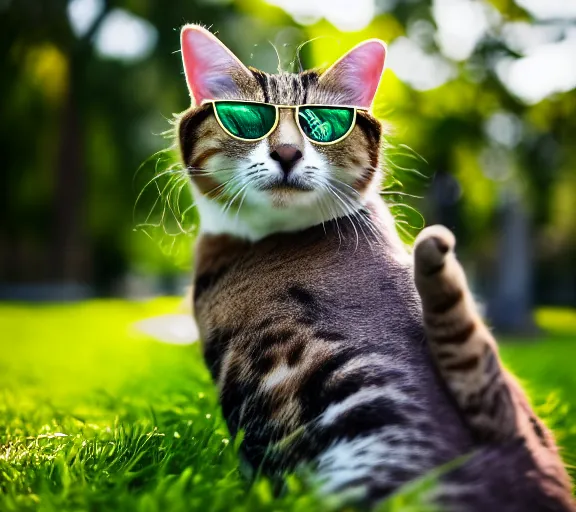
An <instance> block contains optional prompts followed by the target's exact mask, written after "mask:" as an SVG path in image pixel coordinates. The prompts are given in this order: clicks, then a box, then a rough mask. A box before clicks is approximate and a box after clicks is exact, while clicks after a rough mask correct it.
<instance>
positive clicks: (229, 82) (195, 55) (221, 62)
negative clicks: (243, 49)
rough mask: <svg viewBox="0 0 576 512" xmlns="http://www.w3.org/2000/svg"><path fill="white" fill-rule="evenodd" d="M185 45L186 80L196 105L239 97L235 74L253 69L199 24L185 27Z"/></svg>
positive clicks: (182, 42) (182, 39)
mask: <svg viewBox="0 0 576 512" xmlns="http://www.w3.org/2000/svg"><path fill="white" fill-rule="evenodd" d="M181 44H182V60H183V62H184V72H185V74H186V82H187V83H188V89H189V90H190V94H191V96H192V98H193V99H194V102H195V104H196V105H200V103H202V101H204V100H214V99H222V98H230V99H233V98H234V97H235V96H237V94H238V87H237V85H236V83H235V82H234V79H233V74H234V72H240V73H249V72H248V70H247V69H246V68H245V67H244V66H243V65H242V63H241V62H240V61H239V60H238V59H237V58H236V57H235V56H234V55H233V54H232V52H230V50H228V48H226V47H225V46H224V45H223V44H222V43H221V42H220V41H219V40H218V39H216V37H214V36H213V35H212V34H211V33H210V32H208V31H207V30H205V29H203V28H201V27H197V26H187V27H184V29H183V30H182V34H181Z"/></svg>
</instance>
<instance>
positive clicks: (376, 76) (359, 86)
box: [325, 40, 386, 108]
mask: <svg viewBox="0 0 576 512" xmlns="http://www.w3.org/2000/svg"><path fill="white" fill-rule="evenodd" d="M385 60H386V46H385V45H384V43H383V42H382V41H378V40H372V41H367V42H365V43H362V44H361V45H359V46H357V47H356V48H353V49H352V50H350V52H348V53H347V54H346V55H345V56H344V57H342V59H340V60H339V61H338V62H336V63H335V64H334V65H333V66H332V67H331V68H330V69H329V70H328V71H326V74H325V75H328V74H330V73H335V74H336V77H337V78H336V80H337V81H338V82H339V83H340V84H341V85H342V87H343V88H344V89H345V90H346V96H347V98H346V101H349V102H350V104H351V105H355V106H357V107H364V108H369V107H370V105H372V102H373V101H374V96H375V95H376V90H377V89H378V84H379V83H380V78H381V77H382V72H383V71H384V62H385Z"/></svg>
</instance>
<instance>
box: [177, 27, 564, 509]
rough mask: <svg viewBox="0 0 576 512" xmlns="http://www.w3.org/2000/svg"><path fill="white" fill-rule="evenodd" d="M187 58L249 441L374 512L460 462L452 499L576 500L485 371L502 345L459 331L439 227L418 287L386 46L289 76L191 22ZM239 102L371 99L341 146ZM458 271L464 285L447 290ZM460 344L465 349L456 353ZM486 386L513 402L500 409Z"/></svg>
mask: <svg viewBox="0 0 576 512" xmlns="http://www.w3.org/2000/svg"><path fill="white" fill-rule="evenodd" d="M183 55H184V63H185V69H186V75H187V79H188V83H189V86H190V89H191V92H192V95H193V99H194V101H195V102H196V104H197V105H199V106H198V107H197V108H193V109H191V110H190V111H188V112H187V113H186V114H185V115H184V116H183V117H182V120H181V122H180V127H179V129H180V145H181V149H182V154H183V159H184V162H185V163H186V165H187V166H188V169H189V170H190V175H191V178H192V183H193V186H194V191H195V195H196V200H197V204H198V207H199V210H200V217H201V234H200V237H199V240H198V244H197V250H196V262H195V267H196V268H195V289H194V310H195V316H196V320H197V322H198V325H199V328H200V332H201V338H202V340H203V348H204V354H205V358H206V361H207V364H208V366H209V368H210V370H211V372H212V375H213V377H214V380H215V382H216V384H217V385H218V387H219V391H220V399H221V402H222V408H223V412H224V416H225V418H226V421H227V423H228V425H229V427H230V430H231V432H232V434H233V435H235V434H236V433H237V432H238V431H239V430H240V429H242V430H243V432H244V434H243V435H244V438H243V444H242V452H243V454H244V456H245V457H246V459H247V460H248V462H249V463H250V465H251V466H252V467H253V468H255V469H262V470H263V471H264V472H266V473H268V474H271V475H274V476H281V475H282V474H283V473H284V472H285V471H289V470H297V469H299V468H301V467H303V466H304V467H307V468H312V469H313V473H314V475H315V477H314V480H315V481H316V482H317V483H318V484H319V485H320V488H321V489H322V490H323V491H324V492H328V493H331V492H337V491H346V492H352V493H353V494H354V495H355V497H356V498H357V499H359V500H360V501H363V502H365V503H368V504H375V503H378V502H379V501H380V500H381V499H383V498H385V497H386V496H388V495H390V493H392V492H393V491H394V490H396V489H397V488H398V487H399V486H400V485H401V484H403V483H405V482H408V481H410V480H413V479H414V478H416V477H418V476H421V475H423V474H425V473H426V472H427V471H428V470H430V469H432V468H435V467H438V466H440V465H442V464H444V463H448V462H450V461H453V460H454V459H456V458H458V457H460V456H463V457H464V459H462V460H461V461H460V463H459V464H457V465H456V467H454V468H451V469H448V470H447V472H446V473H445V474H443V475H442V476H441V477H440V483H441V484H440V485H439V486H438V487H436V488H435V490H434V491H433V493H432V495H431V496H430V499H431V500H433V501H435V502H436V503H439V504H441V505H442V506H443V507H444V508H446V509H450V510H452V509H453V510H470V511H485V510H510V511H518V512H520V511H526V510H535V511H538V510H542V511H545V510H549V511H555V510H558V511H561V510H570V509H571V505H570V500H571V499H570V484H569V481H568V478H567V476H566V473H565V471H564V469H563V466H562V463H561V460H560V458H559V457H558V455H557V453H556V450H555V447H554V443H553V440H552V439H551V437H549V436H548V435H547V434H546V433H545V431H544V430H543V429H544V427H543V426H541V425H540V423H538V422H537V420H536V419H535V416H534V415H533V413H532V412H531V410H530V408H529V406H528V404H527V402H523V401H522V400H523V398H522V399H519V400H515V399H514V400H513V399H508V398H509V397H511V396H516V395H517V394H516V392H515V391H514V389H513V388H514V384H513V383H512V382H508V381H506V380H505V379H504V380H503V379H500V376H501V375H502V369H501V367H500V366H499V363H497V364H496V365H494V364H492V365H491V366H490V367H489V368H488V366H486V368H488V369H489V370H490V371H491V372H493V373H492V374H491V375H492V376H493V377H494V376H496V377H495V378H493V379H491V380H489V382H485V381H484V380H483V379H482V377H483V376H484V373H483V372H479V371H478V369H479V368H480V367H479V366H478V365H479V364H480V363H482V364H483V363H484V361H488V362H490V361H494V360H495V361H496V362H497V355H496V352H495V351H492V352H491V353H490V352H489V351H486V350H485V347H489V348H490V347H492V345H493V344H492V345H491V342H490V340H489V339H488V340H486V336H485V335H480V336H476V337H474V334H475V332H481V330H480V329H478V330H477V331H475V329H472V330H471V331H470V330H469V331H466V332H464V331H462V329H460V327H461V323H459V320H461V319H462V321H467V320H468V316H467V314H468V310H467V309H465V310H464V314H460V315H457V316H454V315H452V311H453V310H454V311H456V310H457V309H458V308H460V307H466V306H467V305H468V302H461V301H460V299H461V298H462V297H467V293H468V292H467V289H466V283H465V281H464V280H463V279H458V278H456V279H452V277H453V275H454V273H450V272H449V270H450V269H452V268H453V266H454V265H457V263H456V261H455V260H453V259H449V258H448V257H447V256H446V258H448V259H447V260H446V261H444V259H443V258H444V257H445V253H441V254H440V256H438V254H436V253H435V252H434V251H431V250H430V245H429V244H427V243H426V235H424V239H421V243H420V244H419V246H418V247H419V248H417V251H416V255H417V265H416V271H417V275H416V277H417V284H418V290H419V292H420V294H419V293H418V291H417V290H416V287H415V286H414V270H413V267H412V265H411V262H410V260H411V259H410V258H409V257H408V255H407V253H406V251H405V249H404V247H403V246H402V244H401V242H400V240H399V238H398V236H397V234H396V232H395V229H394V226H393V222H391V218H390V214H389V212H388V211H387V209H386V208H385V206H384V205H383V203H382V202H381V201H380V199H379V197H378V188H379V181H380V170H379V166H378V157H379V145H380V125H379V123H378V122H377V121H376V120H375V119H374V118H373V117H372V116H371V115H370V113H369V111H368V107H369V105H370V103H371V101H372V97H373V95H374V92H375V90H376V87H377V84H378V81H379V78H380V74H381V72H382V67H383V59H384V54H383V47H382V45H381V44H380V43H377V42H368V43H366V44H365V45H363V46H360V47H358V48H357V49H356V50H353V51H352V52H350V53H349V54H348V55H347V56H346V57H344V58H343V59H341V60H340V61H338V63H337V64H335V65H334V66H333V67H332V68H331V69H330V70H329V71H327V72H325V73H324V74H323V75H317V74H316V73H313V72H308V73H305V74H300V75H296V74H294V75H290V74H284V75H280V76H279V77H275V76H268V75H265V74H263V73H261V72H258V71H255V70H248V69H247V68H245V67H243V66H242V65H241V64H240V63H239V62H238V61H237V60H236V59H235V58H234V57H233V56H231V54H230V53H229V52H228V50H226V49H225V48H224V47H222V46H221V45H220V43H218V42H217V41H216V40H215V39H214V38H213V36H211V35H210V34H209V33H207V32H206V31H203V30H202V29H199V28H198V27H187V28H185V29H184V31H183ZM365 68H366V70H367V71H366V72H365V73H364V69H365ZM359 75H361V77H360V78H361V79H359V78H358V76H359ZM222 98H224V99H240V100H250V101H260V102H267V103H272V104H276V105H301V104H304V103H315V104H317V103H325V104H330V103H332V104H337V105H358V106H359V107H363V108H365V109H366V111H364V110H358V113H357V116H358V117H357V119H356V124H355V126H354V128H353V130H352V131H351V132H350V135H349V136H348V137H347V138H346V139H345V140H344V141H342V142H339V143H338V144H334V145H329V146H316V145H314V144H312V143H311V142H310V141H307V140H306V139H305V138H304V137H303V136H302V135H303V134H300V133H299V132H298V130H297V129H296V127H295V126H296V125H295V124H294V118H293V117H292V112H291V111H290V110H286V111H282V112H281V113H280V119H279V123H278V126H277V127H276V129H275V130H274V132H273V133H272V134H270V136H269V137H267V138H265V139H264V140H258V141H255V142H251V141H239V140H235V139H233V138H230V137H228V136H227V135H226V134H225V133H224V132H223V129H222V128H221V127H220V126H218V124H217V123H216V121H215V119H214V115H213V112H212V108H213V107H212V105H211V104H209V103H207V104H206V103H205V104H202V102H203V101H205V100H206V99H209V100H210V99H222ZM286 154H289V155H290V159H291V160H290V161H288V160H286V159H285V157H284V156H283V155H286ZM282 158H284V160H282ZM276 162H280V166H278V165H277V163H276ZM280 167H281V168H280ZM230 183H232V185H234V186H229V184H230ZM304 186H305V187H304ZM303 190H306V191H303ZM236 199H238V200H237V201H236ZM235 201H236V204H234V203H235ZM436 235H438V234H437V233H436ZM421 236H422V235H421ZM436 238H438V236H437V237H436ZM436 238H433V240H436ZM441 238H442V237H441V236H440V239H441ZM441 245H442V244H440V246H441ZM434 247H435V246H434ZM418 255H420V257H421V260H420V261H419V260H418ZM430 261H433V262H435V264H432V265H431V264H430ZM440 263H441V265H440ZM445 263H446V264H445ZM458 268H459V267H458ZM432 270H434V272H432ZM418 272H421V273H422V275H421V276H420V277H419V275H418ZM456 275H457V277H458V276H459V274H457V273H456ZM446 283H448V284H449V286H448V287H447V288H446V289H447V290H448V291H449V292H450V291H453V290H454V289H455V288H458V287H460V288H462V289H461V290H460V295H459V296H457V295H458V294H454V293H447V294H444V295H446V297H445V296H444V295H443V291H442V290H444V288H443V286H444V285H445V284H446ZM420 297H422V298H423V299H424V300H423V303H424V306H425V309H424V316H423V311H422V307H421V300H420ZM439 304H440V305H441V306H442V307H440V306H439ZM462 304H464V306H462ZM451 315H452V316H451ZM423 318H424V319H425V320H426V323H424V321H423ZM474 321H475V322H479V320H477V319H476V317H474ZM475 325H477V324H475ZM478 325H479V324H478ZM446 326H448V327H447V328H448V336H447V334H446V332H445V329H446ZM452 326H456V327H455V328H454V329H455V330H454V329H453V330H452V331H451V330H450V329H452ZM443 329H444V330H443ZM461 331H462V332H461ZM472 331H475V332H472ZM486 332H487V331H486ZM426 333H428V335H429V337H430V338H429V339H428V336H427V335H426ZM451 333H452V334H454V333H456V334H458V335H459V336H456V335H454V336H452V337H450V335H451ZM472 338H473V339H472ZM446 347H448V348H450V349H451V350H453V352H454V353H452V354H450V356H445V352H446ZM458 347H461V350H460V352H462V354H460V352H459V350H458ZM478 350H480V351H481V354H489V355H490V357H489V358H486V359H483V358H482V357H480V356H478V357H476V355H475V354H476V352H475V351H478ZM442 354H444V355H442ZM471 354H472V355H473V356H474V357H476V358H475V359H474V360H472V359H471ZM451 358H452V359H451ZM454 358H455V359H454ZM482 368H484V366H482ZM475 371H476V373H474V372H475ZM468 372H470V373H468ZM462 375H471V376H472V377H471V378H468V379H464V380H463V379H461V378H460V376H462ZM487 390H488V391H489V392H488V393H487ZM486 396H488V397H490V398H491V397H493V396H498V397H499V399H500V398H501V400H500V401H499V402H498V406H497V407H496V410H494V411H493V410H492V408H491V404H492V403H493V402H492V401H491V399H490V400H483V399H484V398H485V397H486ZM518 396H521V394H518ZM479 397H480V398H479ZM507 397H508V398H507ZM502 408H504V409H502ZM503 410H504V411H505V412H506V411H508V413H507V414H501V413H502V411H503ZM486 418H488V420H486ZM494 418H496V419H497V420H498V421H500V420H501V421H503V422H504V424H502V425H501V427H502V433H503V434H502V435H499V434H500V430H499V428H500V426H499V425H498V423H497V421H496V422H495V421H493V420H494ZM539 432H540V433H542V432H544V433H543V434H542V435H539Z"/></svg>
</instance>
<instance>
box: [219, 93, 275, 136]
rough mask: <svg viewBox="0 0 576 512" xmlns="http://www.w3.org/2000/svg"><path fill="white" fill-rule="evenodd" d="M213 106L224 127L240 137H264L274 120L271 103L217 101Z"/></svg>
mask: <svg viewBox="0 0 576 512" xmlns="http://www.w3.org/2000/svg"><path fill="white" fill-rule="evenodd" d="M214 107H215V108H216V113H217V114H218V118H219V119H220V122H221V123H222V126H223V127H224V129H225V130H226V131H228V132H229V133H231V134H232V135H234V136H236V137H240V138H241V139H247V140H254V139H259V138H261V137H264V136H265V135H266V134H267V133H268V132H269V131H270V130H271V129H272V128H273V126H274V123H275V122H276V109H275V108H274V107H273V106H272V105H265V104H261V103H241V102H237V101H219V102H217V103H215V104H214Z"/></svg>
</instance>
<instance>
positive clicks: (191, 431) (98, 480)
mask: <svg viewBox="0 0 576 512" xmlns="http://www.w3.org/2000/svg"><path fill="white" fill-rule="evenodd" d="M179 300H180V299H158V300H155V301H152V302H122V301H94V302H88V303H81V304H75V305H62V306H22V305H14V306H10V305H2V306H0V332H2V334H3V338H2V344H1V345H0V349H1V353H2V357H1V359H0V366H1V368H2V373H1V374H0V389H2V392H1V394H0V490H1V492H0V510H2V511H16V510H18V511H21V510H22V511H23V510H42V511H59V512H60V511H62V512H64V511H80V510H139V511H142V512H151V511H161V510H170V511H172V510H174V511H180V510H182V511H184V510H206V511H208V510H210V511H227V510H233V511H246V512H249V511H256V510H262V511H273V510H274V511H281V510H287V511H288V510H293V511H298V510H315V509H318V507H320V506H322V509H323V510H330V509H335V508H337V507H338V503H337V502H333V501H331V500H328V502H325V503H322V504H320V503H319V502H318V500H317V498H315V497H314V495H313V494H312V493H311V491H310V490H309V489H306V487H305V486H304V485H303V484H302V482H301V481H300V480H298V479H297V478H294V477H291V478H289V480H288V484H287V492H285V493H284V494H283V495H282V496H281V497H280V498H275V497H274V492H273V487H272V485H271V483H270V482H269V481H267V480H265V479H263V478H259V479H257V481H256V482H255V483H254V484H253V485H249V484H248V483H247V482H246V481H245V480H244V479H243V478H242V477H241V475H240V471H239V461H238V457H237V452H236V450H237V444H236V445H235V443H233V442H231V440H230V437H229V435H228V432H227V429H226V427H225V424H224V422H223V420H222V416H221V413H220V409H219V407H218V405H217V398H216V394H215V390H214V387H213V385H212V383H211V382H210V379H209V376H208V373H207V371H206V369H205V367H204V364H203V362H202V358H201V354H200V350H199V346H198V345H197V344H196V345H192V346H176V345H167V344H161V343H158V342H156V341H153V340H150V339H148V338H146V337H144V336H143V335H141V334H139V333H137V332H135V331H134V329H133V327H132V324H133V322H135V321H137V320H140V319H142V318H145V317H149V316H153V315H157V314H162V313H166V312H172V311H174V310H175V309H176V308H177V304H178V301H179ZM558 314H561V315H564V316H565V317H566V318H568V319H569V320H568V321H567V322H566V328H565V330H564V333H565V334H564V337H561V336H557V337H546V338H544V339H542V340H539V341H538V342H536V341H535V342H534V343H532V344H526V343H524V344H522V345H519V344H518V345H516V344H513V343H509V344H505V345H504V346H503V347H502V353H503V356H504V358H505V359H506V362H507V363H508V364H509V366H511V367H512V368H513V369H514V370H516V371H517V373H518V374H519V376H520V377H521V378H522V379H524V381H525V382H526V383H527V384H528V386H529V388H530V389H531V390H532V392H533V393H532V395H533V397H534V400H535V403H536V405H537V407H538V410H539V412H540V413H541V414H543V415H544V416H545V418H547V420H548V422H549V423H550V424H551V426H553V427H554V429H555V431H556V433H557V435H558V439H559V442H560V444H561V445H562V446H563V447H564V449H565V453H566V458H567V460H568V461H570V462H576V459H575V458H574V457H573V455H574V454H576V427H575V425H576V404H575V403H574V396H573V394H572V392H571V390H573V389H574V386H575V385H576V376H575V375H574V372H573V364H572V362H573V361H574V360H575V359H576V344H575V343H574V338H575V336H576V325H574V323H571V321H570V318H572V319H573V318H574V314H575V313H574V311H571V312H569V311H565V312H560V313H559V312H555V311H552V310H550V311H544V312H542V314H539V318H540V316H541V317H542V320H543V322H545V323H546V322H547V319H548V321H549V319H550V318H552V319H554V316H557V315H558ZM569 315H572V316H571V317H570V316H569ZM436 477H437V475H436V474H434V473H432V474H431V475H427V476H426V477H424V478H423V479H422V480H420V481H418V482H415V483H414V484H411V485H409V486H408V487H407V488H406V489H403V490H402V491H401V492H399V493H398V494H396V495H395V496H393V497H392V498H391V499H390V500H389V501H388V502H387V503H386V504H384V505H383V508H382V510H383V511H387V512H398V511H402V512H408V511H412V510H414V511H416V510H418V511H421V510H425V508H422V504H421V502H422V500H423V499H424V498H425V495H426V492H427V491H428V490H430V489H432V488H433V485H434V480H435V478H436Z"/></svg>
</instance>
